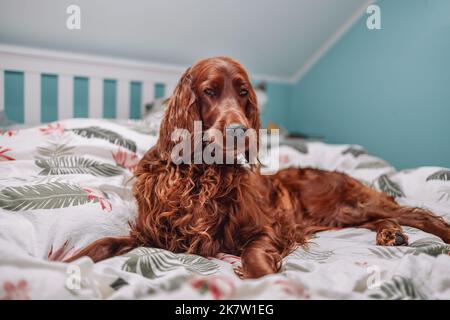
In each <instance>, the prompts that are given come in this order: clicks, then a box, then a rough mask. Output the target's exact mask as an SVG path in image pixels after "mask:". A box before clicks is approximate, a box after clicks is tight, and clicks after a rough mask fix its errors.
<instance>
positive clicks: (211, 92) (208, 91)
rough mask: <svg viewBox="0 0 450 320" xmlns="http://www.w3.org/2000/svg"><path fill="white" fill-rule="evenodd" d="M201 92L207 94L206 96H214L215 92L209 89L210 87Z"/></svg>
mask: <svg viewBox="0 0 450 320" xmlns="http://www.w3.org/2000/svg"><path fill="white" fill-rule="evenodd" d="M203 93H204V94H205V95H207V96H208V97H215V96H216V92H215V91H214V90H213V89H210V88H208V89H205V90H203Z"/></svg>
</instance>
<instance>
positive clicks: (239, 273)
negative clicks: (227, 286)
mask: <svg viewBox="0 0 450 320" xmlns="http://www.w3.org/2000/svg"><path fill="white" fill-rule="evenodd" d="M233 270H234V273H235V274H236V275H237V276H238V277H239V278H240V279H242V280H243V279H245V277H244V270H242V267H241V266H237V267H235V268H234V269H233Z"/></svg>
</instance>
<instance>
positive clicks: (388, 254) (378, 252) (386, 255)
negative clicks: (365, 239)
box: [368, 246, 407, 260]
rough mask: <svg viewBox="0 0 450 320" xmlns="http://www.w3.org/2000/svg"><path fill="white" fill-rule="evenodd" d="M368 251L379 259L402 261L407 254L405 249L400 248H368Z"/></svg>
mask: <svg viewBox="0 0 450 320" xmlns="http://www.w3.org/2000/svg"><path fill="white" fill-rule="evenodd" d="M368 250H369V251H370V252H371V253H372V254H373V255H375V256H377V258H380V259H386V260H392V259H401V258H402V257H404V256H405V254H406V253H407V252H406V250H404V248H398V247H382V246H377V247H375V248H368Z"/></svg>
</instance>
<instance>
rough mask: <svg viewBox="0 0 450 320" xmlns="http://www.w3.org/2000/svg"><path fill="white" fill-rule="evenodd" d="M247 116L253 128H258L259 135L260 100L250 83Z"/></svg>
mask: <svg viewBox="0 0 450 320" xmlns="http://www.w3.org/2000/svg"><path fill="white" fill-rule="evenodd" d="M245 112H246V116H247V119H248V120H249V121H250V125H251V127H252V129H254V130H256V133H257V134H258V136H259V129H260V128H261V120H260V114H259V107H258V100H257V98H256V93H255V90H253V87H252V86H251V85H250V90H249V92H248V102H247V106H246V110H245Z"/></svg>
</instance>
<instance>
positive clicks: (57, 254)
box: [47, 240, 74, 261]
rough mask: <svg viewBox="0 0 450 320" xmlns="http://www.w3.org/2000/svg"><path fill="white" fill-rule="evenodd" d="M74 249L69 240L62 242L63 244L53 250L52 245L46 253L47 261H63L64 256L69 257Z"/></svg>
mask: <svg viewBox="0 0 450 320" xmlns="http://www.w3.org/2000/svg"><path fill="white" fill-rule="evenodd" d="M73 251H74V247H73V245H71V244H70V243H69V240H66V242H64V243H63V245H62V246H61V247H60V248H58V249H56V250H55V251H53V245H52V246H51V247H50V251H49V252H48V254H47V260H48V261H63V260H64V259H65V258H67V257H69V256H70V255H71V253H72V252H73Z"/></svg>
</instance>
